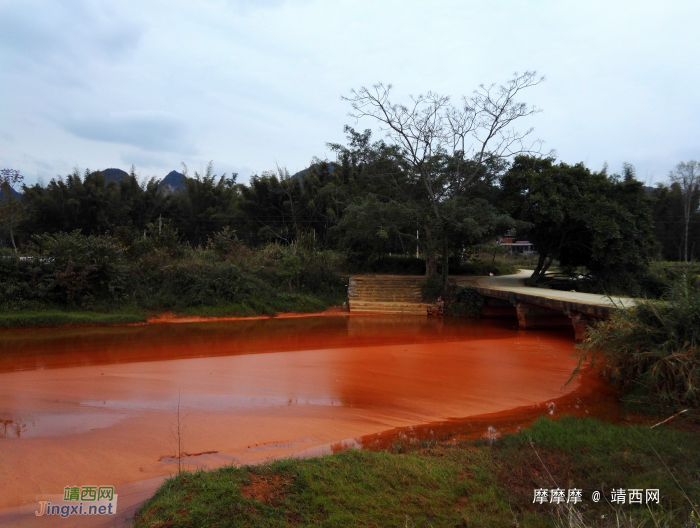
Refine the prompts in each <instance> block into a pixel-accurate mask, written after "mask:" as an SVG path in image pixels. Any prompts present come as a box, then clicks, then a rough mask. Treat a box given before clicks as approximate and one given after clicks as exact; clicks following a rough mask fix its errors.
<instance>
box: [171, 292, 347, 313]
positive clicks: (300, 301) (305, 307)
mask: <svg viewBox="0 0 700 528" xmlns="http://www.w3.org/2000/svg"><path fill="white" fill-rule="evenodd" d="M344 300H345V299H343V298H338V299H321V298H318V297H315V296H313V295H305V294H299V293H279V294H277V296H276V297H275V298H272V299H265V300H261V299H248V300H247V301H246V302H241V303H222V304H216V305H213V306H193V307H190V308H186V309H185V310H184V311H183V313H185V314H187V315H198V316H201V317H246V316H251V315H277V313H278V312H299V313H308V312H321V311H323V310H325V309H327V308H328V306H330V305H331V304H337V305H340V304H342V303H343V302H344Z"/></svg>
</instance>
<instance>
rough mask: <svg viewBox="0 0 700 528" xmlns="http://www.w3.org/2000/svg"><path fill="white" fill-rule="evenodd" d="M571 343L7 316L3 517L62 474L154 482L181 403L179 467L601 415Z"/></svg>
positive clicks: (500, 334)
mask: <svg viewBox="0 0 700 528" xmlns="http://www.w3.org/2000/svg"><path fill="white" fill-rule="evenodd" d="M573 352H574V341H573V332H572V331H570V330H569V329H565V330H558V331H538V332H532V331H520V330H518V329H517V321H515V322H514V321H488V320H469V319H447V318H445V319H443V318H437V317H435V318H429V317H408V316H407V317H399V316H367V317H364V316H357V317H347V316H338V317H306V318H294V319H267V320H253V321H227V322H210V323H183V324H154V325H145V326H133V327H102V328H100V327H91V328H52V329H21V330H2V331H0V519H1V518H2V517H1V514H2V509H4V511H5V513H7V512H8V511H10V510H8V509H9V508H13V507H17V506H20V505H22V504H25V505H29V504H32V503H33V504H37V503H38V501H39V500H46V497H49V496H56V494H62V492H63V488H64V487H65V486H69V485H71V486H75V485H92V484H96V485H115V486H126V487H124V488H123V489H127V488H128V486H131V488H128V489H132V488H134V487H136V488H138V482H137V481H143V482H151V483H153V484H149V485H145V484H144V486H146V488H148V490H151V491H152V489H153V488H154V487H155V486H156V485H157V483H159V482H160V480H159V479H157V478H156V477H162V476H163V475H169V474H173V473H174V472H175V471H176V470H177V458H176V455H177V442H176V439H177V425H178V402H179V416H180V440H181V442H182V448H181V451H182V456H183V458H182V459H181V460H182V462H183V465H184V466H185V467H186V468H187V469H194V468H196V467H217V466H221V465H223V464H230V463H236V464H242V463H254V462H257V461H261V460H265V459H267V458H270V457H279V456H289V455H299V454H300V453H302V454H314V453H320V452H331V451H337V450H339V449H342V448H344V447H346V446H359V447H386V446H388V445H391V443H392V442H396V441H397V439H399V440H401V439H409V438H420V439H443V438H446V437H459V436H460V435H466V436H468V435H472V436H473V435H482V434H484V435H487V436H489V435H490V436H494V435H496V436H497V435H498V434H501V432H502V431H506V430H511V429H513V428H515V427H516V426H518V425H521V424H522V423H524V421H528V420H532V419H534V418H535V417H536V416H538V415H541V414H552V415H555V414H560V413H561V412H562V411H565V412H574V413H576V414H582V413H587V412H589V409H588V407H587V406H593V407H595V408H596V409H595V411H596V413H598V414H599V413H600V412H601V408H605V405H608V403H609V402H611V401H612V399H609V400H606V401H608V403H606V404H604V405H602V404H601V401H602V400H601V398H602V396H601V395H605V394H607V392H606V391H605V390H604V388H603V387H601V386H599V385H596V383H597V382H595V381H590V380H589V382H583V384H582V382H581V380H575V381H573V382H572V383H570V384H569V385H566V386H565V383H566V382H567V380H568V379H569V377H570V375H571V372H572V369H573V367H574V365H575V359H574V358H573V357H572V356H571V355H572V353H573ZM591 408H592V407H591ZM419 424H424V425H419ZM425 424H427V425H425ZM128 483H132V484H128ZM149 486H150V487H149ZM144 489H145V488H144ZM124 493H126V492H124ZM121 504H122V503H121V498H120V507H121ZM27 511H28V510H27ZM36 520H37V521H39V520H40V519H36ZM41 520H43V519H41ZM56 521H59V519H56ZM66 521H67V520H66ZM18 522H19V521H18ZM52 522H53V520H52ZM20 524H21V523H20ZM60 524H61V525H64V524H63V523H60ZM27 525H28V524H27ZM36 525H37V526H38V525H47V524H46V523H44V524H41V523H39V524H36ZM65 525H66V526H67V525H68V524H65Z"/></svg>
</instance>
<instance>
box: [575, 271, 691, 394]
mask: <svg viewBox="0 0 700 528" xmlns="http://www.w3.org/2000/svg"><path fill="white" fill-rule="evenodd" d="M581 348H582V358H581V359H582V360H584V359H585V358H586V357H587V356H588V355H589V353H590V352H591V351H599V352H600V353H601V354H602V355H603V358H604V372H605V374H606V375H607V376H608V377H609V378H610V380H611V381H613V382H614V383H616V384H617V385H618V386H620V387H621V388H623V389H624V390H626V391H628V392H630V393H632V394H635V395H637V396H638V397H639V398H641V400H643V401H656V402H659V403H661V404H672V405H675V404H683V405H692V406H695V407H697V406H700V291H698V289H697V288H696V287H694V285H693V284H692V279H691V278H690V277H684V278H682V279H681V280H679V281H678V282H676V283H675V284H674V286H673V288H672V289H671V291H670V292H669V293H668V294H667V296H666V297H665V298H664V299H663V300H638V301H637V302H636V304H634V305H633V306H631V307H629V308H628V309H627V310H617V311H615V312H614V314H613V316H612V318H611V319H609V320H607V321H602V322H600V323H598V324H596V325H595V326H593V327H592V329H591V330H590V332H589V338H588V339H587V340H586V341H585V342H584V343H583V344H582V345H581Z"/></svg>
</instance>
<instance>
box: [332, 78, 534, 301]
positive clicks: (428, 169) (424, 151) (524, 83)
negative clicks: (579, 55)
mask: <svg viewBox="0 0 700 528" xmlns="http://www.w3.org/2000/svg"><path fill="white" fill-rule="evenodd" d="M543 80H544V77H541V76H538V75H537V74H536V72H525V73H523V74H518V73H515V74H514V75H513V77H512V78H511V79H510V80H508V81H507V82H506V83H505V84H502V85H495V84H491V85H488V86H487V85H481V86H480V87H479V88H478V89H477V90H476V91H474V93H473V94H472V95H470V96H464V97H463V98H462V101H461V104H460V105H459V106H455V105H453V104H452V103H451V102H450V97H449V96H446V95H439V94H437V93H434V92H428V93H427V94H425V95H418V96H415V97H414V96H411V97H410V99H411V102H410V104H409V105H403V104H397V103H393V102H392V101H391V98H390V93H391V89H392V86H391V85H390V84H387V85H385V84H382V83H379V84H376V85H374V86H372V87H371V88H366V87H364V86H363V87H361V88H359V89H358V90H352V91H351V95H350V97H344V99H345V100H346V101H348V102H350V104H351V106H352V111H351V112H350V116H351V117H353V118H355V119H356V120H359V119H361V118H365V117H370V118H372V119H374V120H375V121H377V122H378V123H379V126H380V128H381V129H382V130H384V131H385V132H386V134H387V136H388V137H389V138H390V139H391V140H392V141H393V142H394V143H395V144H396V145H397V147H398V149H399V152H400V156H401V158H402V160H403V161H404V162H405V163H406V164H407V165H408V167H410V169H411V170H412V171H413V172H414V173H415V174H416V175H417V177H419V178H420V181H421V183H422V186H423V187H424V188H425V191H426V193H427V198H428V201H429V203H430V207H431V210H432V214H433V215H434V217H435V220H436V221H437V223H438V225H440V226H441V227H442V242H443V259H444V285H445V288H446V287H447V270H448V267H447V266H448V230H449V221H448V218H447V215H446V213H445V212H444V207H442V205H443V204H444V203H445V202H446V201H447V200H450V199H451V198H455V197H459V196H462V195H464V193H465V192H466V191H467V190H468V189H469V187H470V185H471V184H472V183H473V182H474V180H475V178H476V177H477V175H478V174H479V173H480V172H481V171H483V169H484V167H485V166H487V165H495V164H498V163H499V162H501V161H503V160H505V159H507V158H510V157H513V156H516V155H520V154H533V153H536V152H539V151H540V147H541V144H542V142H541V141H539V140H532V141H528V140H529V136H530V134H531V133H532V130H533V129H532V128H529V129H527V130H524V131H519V130H517V129H516V128H514V124H515V121H518V120H519V119H521V118H523V117H527V116H530V115H532V114H534V113H537V112H539V110H538V109H537V108H535V107H534V106H530V105H527V104H526V103H523V102H520V101H518V100H516V98H517V97H518V95H519V94H520V92H521V91H523V90H525V89H526V88H530V87H532V86H536V85H538V84H539V83H540V82H542V81H543ZM438 156H447V157H449V158H450V159H451V163H450V165H449V167H450V169H449V174H445V173H444V172H443V171H441V170H438V169H437V168H436V164H435V162H434V161H435V158H436V157H438Z"/></svg>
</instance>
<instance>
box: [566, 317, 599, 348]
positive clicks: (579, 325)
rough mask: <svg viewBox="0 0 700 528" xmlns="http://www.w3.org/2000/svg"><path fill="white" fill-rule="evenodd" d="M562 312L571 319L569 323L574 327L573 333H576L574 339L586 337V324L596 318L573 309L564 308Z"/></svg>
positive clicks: (580, 339) (578, 339) (581, 339)
mask: <svg viewBox="0 0 700 528" xmlns="http://www.w3.org/2000/svg"><path fill="white" fill-rule="evenodd" d="M564 313H565V314H566V315H568V316H569V318H570V319H571V324H572V325H573V327H574V334H576V341H583V340H584V339H586V331H587V330H588V326H589V325H590V324H591V323H592V322H594V321H596V320H597V319H596V318H595V317H591V316H590V315H586V314H583V313H581V312H576V311H574V310H564Z"/></svg>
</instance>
